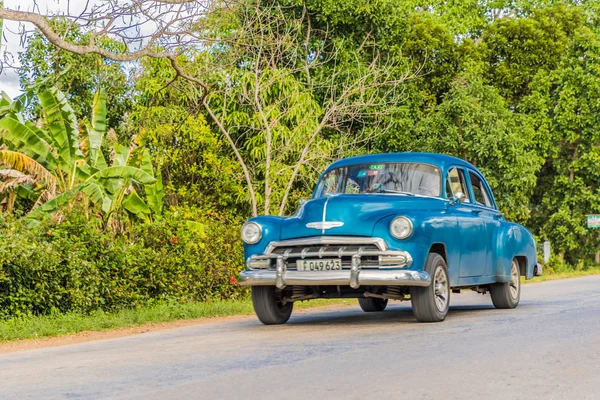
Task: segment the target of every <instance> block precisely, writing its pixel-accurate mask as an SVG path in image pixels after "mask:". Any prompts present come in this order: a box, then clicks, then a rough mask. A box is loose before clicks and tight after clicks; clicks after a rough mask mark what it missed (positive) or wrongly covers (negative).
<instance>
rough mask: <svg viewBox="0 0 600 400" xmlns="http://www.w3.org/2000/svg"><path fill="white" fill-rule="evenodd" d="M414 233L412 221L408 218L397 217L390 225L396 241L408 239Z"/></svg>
mask: <svg viewBox="0 0 600 400" xmlns="http://www.w3.org/2000/svg"><path fill="white" fill-rule="evenodd" d="M412 232H413V224H412V221H411V220H410V219H408V218H406V217H396V218H394V220H393V221H392V223H391V224H390V233H391V234H392V236H393V237H395V238H396V239H406V238H407V237H409V236H410V235H411V234H412Z"/></svg>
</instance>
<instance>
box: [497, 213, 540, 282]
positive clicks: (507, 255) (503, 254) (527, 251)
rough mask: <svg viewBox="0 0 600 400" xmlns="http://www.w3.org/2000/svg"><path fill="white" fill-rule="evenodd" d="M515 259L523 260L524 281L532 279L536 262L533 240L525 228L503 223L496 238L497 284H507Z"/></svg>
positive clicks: (522, 273)
mask: <svg viewBox="0 0 600 400" xmlns="http://www.w3.org/2000/svg"><path fill="white" fill-rule="evenodd" d="M515 257H520V258H524V259H525V260H526V261H525V271H521V275H525V278H526V279H531V278H533V270H534V267H535V264H536V262H537V252H536V248H535V239H534V237H533V235H532V234H531V232H529V230H527V229H526V228H525V227H523V226H521V225H519V224H515V223H511V222H504V223H502V225H501V226H500V229H499V230H498V235H497V238H496V259H495V262H494V273H495V275H496V280H497V281H498V282H509V281H510V271H511V267H512V260H513V259H514V258H515Z"/></svg>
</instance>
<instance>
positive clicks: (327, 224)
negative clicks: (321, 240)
mask: <svg viewBox="0 0 600 400" xmlns="http://www.w3.org/2000/svg"><path fill="white" fill-rule="evenodd" d="M343 225H344V223H343V222H339V221H321V222H309V223H308V224H306V227H307V228H314V229H321V230H326V229H331V228H337V227H340V226H343Z"/></svg>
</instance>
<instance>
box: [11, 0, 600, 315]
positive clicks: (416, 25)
mask: <svg viewBox="0 0 600 400" xmlns="http://www.w3.org/2000/svg"><path fill="white" fill-rule="evenodd" d="M269 4H275V5H280V6H282V8H281V9H282V10H284V17H285V18H290V19H293V18H297V17H298V16H299V15H308V16H309V20H310V24H306V26H303V27H302V29H305V30H307V29H309V25H310V29H311V30H313V31H320V32H326V33H327V34H326V35H323V36H322V41H321V42H318V43H317V45H318V46H321V47H322V48H323V49H331V48H335V49H336V52H337V53H336V54H337V56H336V58H335V59H332V60H330V62H324V63H323V64H322V65H320V66H319V67H318V69H317V70H316V71H314V72H313V76H312V78H313V79H314V80H315V82H324V81H326V80H327V78H328V77H329V74H330V73H331V71H332V68H333V67H335V68H342V69H344V70H345V71H347V73H348V76H350V75H351V74H352V73H353V72H354V69H355V68H356V65H357V63H365V65H367V64H368V63H369V62H370V61H371V60H372V59H373V58H374V57H382V58H385V59H387V60H390V62H393V64H394V65H397V66H402V67H408V68H410V70H411V72H412V73H413V76H412V78H411V79H409V80H407V81H406V82H405V83H404V84H403V91H404V92H403V93H404V96H403V100H402V101H401V102H399V103H398V104H394V105H392V107H391V108H390V109H391V110H392V112H391V114H390V115H389V116H388V117H386V118H387V120H386V123H387V125H388V126H389V128H388V129H387V130H386V131H385V132H380V133H379V134H377V135H370V134H371V133H372V132H371V127H370V126H369V124H355V125H353V124H349V125H348V126H344V127H343V128H344V129H346V130H347V131H348V132H350V135H351V136H354V137H357V138H362V137H367V138H370V139H369V140H365V141H361V142H360V146H354V147H352V148H345V147H341V146H340V147H339V148H338V147H336V143H337V140H338V139H339V137H338V136H337V132H335V131H333V130H327V129H325V130H323V132H322V133H321V134H320V135H319V137H318V140H317V141H316V143H317V144H316V145H315V146H316V147H315V148H316V154H317V155H318V157H316V158H318V162H319V164H316V165H317V166H318V167H321V164H322V165H326V164H327V163H329V162H332V161H335V159H339V158H342V157H346V156H350V155H355V154H364V153H376V152H400V151H429V152H439V153H446V154H451V155H455V156H458V157H461V158H463V159H466V160H468V161H470V162H472V163H473V164H475V165H476V166H477V167H478V168H480V169H481V170H482V171H483V173H484V174H485V176H486V177H487V179H488V180H489V182H490V184H491V186H492V189H493V191H494V195H495V197H496V200H497V202H498V204H499V206H500V209H501V211H502V212H503V213H504V214H505V215H506V217H507V219H509V220H514V221H517V222H520V223H522V224H524V225H525V226H527V227H528V228H529V229H530V230H532V231H533V232H534V234H535V235H536V237H537V238H538V240H539V242H540V243H541V241H543V240H549V241H550V242H551V243H552V246H553V252H554V255H553V258H552V260H553V263H554V264H555V265H557V268H560V269H561V270H565V269H569V268H575V267H576V266H577V265H579V266H581V265H582V264H586V263H592V262H594V260H595V259H596V260H598V259H599V258H598V256H599V249H600V237H599V235H598V233H597V232H596V231H593V230H588V229H586V228H585V214H592V213H600V172H599V171H600V168H599V166H600V121H599V119H600V19H599V18H598V10H600V4H599V2H598V1H596V0H593V1H590V0H587V1H551V0H516V1H515V0H491V1H477V0H470V1H438V0H409V1H402V2H399V1H395V0H347V1H338V0H277V1H274V2H270V3H269ZM225 22H226V24H225V26H223V21H211V20H207V21H204V23H205V24H206V26H202V27H201V28H202V29H209V30H210V29H212V30H213V33H214V35H215V36H218V35H223V34H224V32H225V33H227V32H230V31H228V29H230V26H236V25H235V22H233V21H232V20H231V19H226V21H225ZM211 23H214V24H215V25H210V24H211ZM53 24H54V26H55V27H56V29H57V30H59V31H61V30H62V31H64V32H68V37H67V38H68V40H71V41H73V42H76V43H86V41H87V40H89V34H88V33H86V32H84V31H82V30H80V29H79V28H77V27H72V26H68V25H67V24H66V23H64V22H63V21H60V20H57V21H53ZM229 24H230V25H229ZM366 38H368V39H369V41H370V43H371V46H370V47H367V48H364V49H363V48H362V47H361V45H362V44H363V42H364V41H365V40H366ZM304 45H305V44H304V43H303V42H301V41H299V42H298V46H299V47H300V46H304ZM103 46H106V47H108V48H112V49H115V51H117V50H118V49H119V46H120V44H118V43H112V42H110V41H107V42H105V43H103ZM357 49H361V51H357ZM236 57H239V58H238V59H237V64H236V63H235V62H231V60H232V59H233V60H235V59H236ZM222 59H226V60H227V61H228V62H229V63H228V64H227V65H226V64H223V63H222ZM20 60H21V62H22V64H23V66H24V68H23V70H22V71H21V83H22V85H23V87H24V88H30V87H36V85H39V84H40V83H43V84H44V85H52V86H55V87H57V88H58V89H60V90H62V91H64V92H65V93H67V96H68V99H69V101H70V103H71V104H72V107H73V108H74V110H75V113H76V115H77V117H78V119H80V120H83V119H84V117H85V116H88V115H90V113H91V112H90V111H91V108H92V103H93V97H94V93H96V92H97V91H98V90H99V89H101V90H103V91H104V92H105V93H106V97H107V104H108V124H109V127H111V128H114V129H115V130H116V131H117V132H118V133H119V135H118V138H115V139H114V141H120V143H121V145H127V144H128V143H130V142H132V140H137V141H139V142H141V143H144V146H145V147H146V148H147V149H148V151H149V154H150V156H151V158H152V163H153V165H154V169H155V170H156V174H159V175H160V176H161V177H162V178H163V179H162V181H163V182H164V188H165V189H164V190H165V196H164V205H165V209H164V210H165V211H164V213H163V214H162V215H160V214H158V215H156V216H154V217H153V218H152V219H151V220H148V221H146V222H142V221H141V220H139V219H136V218H134V217H133V216H130V217H127V216H126V215H124V216H122V218H123V220H122V221H121V222H120V224H116V225H115V226H112V227H107V226H105V225H102V224H99V223H97V220H96V219H95V218H94V217H93V215H90V213H88V212H87V211H86V209H84V208H78V207H75V208H73V209H72V210H71V211H65V212H64V214H63V215H62V218H60V222H57V219H56V218H55V219H51V220H48V221H45V222H43V223H42V224H41V225H40V226H38V227H37V228H35V229H28V228H26V226H25V225H23V224H24V222H22V221H20V220H16V217H18V216H19V210H17V211H16V214H15V215H14V216H13V215H8V216H7V215H5V216H4V217H3V220H2V221H3V222H2V224H1V226H0V240H2V243H3V246H1V247H0V315H3V316H10V315H22V314H47V313H52V312H55V311H59V312H66V311H80V312H90V311H92V310H95V309H98V308H100V309H115V308H121V307H134V306H136V305H139V304H143V303H146V302H152V301H157V300H159V299H176V300H180V301H188V300H193V301H198V300H206V299H212V298H232V297H237V296H242V295H243V291H241V290H240V289H239V288H238V287H237V286H235V284H234V283H232V282H231V279H232V278H234V277H235V276H236V272H237V270H238V269H239V268H241V267H242V264H243V259H242V258H243V256H242V250H241V241H240V240H239V237H238V236H239V235H238V230H239V228H240V225H241V222H242V221H243V220H245V219H246V218H247V217H248V216H249V215H250V212H251V210H250V201H249V195H248V188H247V185H246V184H245V183H244V180H243V174H242V169H241V167H240V165H239V163H238V162H237V160H236V158H235V157H234V154H233V152H232V149H231V147H230V146H229V144H228V143H227V141H226V140H225V139H224V138H223V136H222V135H221V133H220V132H219V129H218V127H217V126H216V125H215V123H214V121H213V119H211V117H210V116H209V115H208V114H207V112H206V110H205V109H204V108H203V107H202V100H203V97H202V92H201V91H200V90H199V88H198V87H195V86H194V85H193V84H191V83H190V82H186V81H183V80H174V78H175V73H174V71H173V70H172V69H171V67H170V65H169V62H167V61H165V60H160V59H150V60H142V61H141V62H140V63H138V64H135V65H127V66H124V65H122V64H116V63H114V62H110V61H108V60H104V59H102V58H101V57H99V56H95V55H94V56H85V57H79V56H75V55H72V54H68V53H65V52H62V51H59V50H57V49H56V48H54V47H53V46H52V45H50V44H49V43H48V42H47V41H46V40H45V39H44V38H43V37H42V36H41V35H33V36H32V37H30V39H29V42H28V47H27V49H26V51H25V52H23V53H22V54H21V55H20ZM182 63H183V65H184V66H185V68H186V70H187V71H191V72H194V73H197V74H200V75H201V76H202V77H203V78H205V79H206V81H208V82H210V83H211V84H212V85H214V86H215V87H220V86H219V85H221V86H222V85H224V84H226V83H227V82H229V81H230V80H232V79H233V80H235V79H237V82H238V83H239V82H245V81H244V79H246V78H245V76H246V75H247V74H248V73H249V70H248V68H246V67H245V64H244V57H243V55H242V56H240V55H239V54H237V55H236V54H233V53H231V54H230V53H229V52H228V49H227V48H217V49H209V50H206V51H205V52H202V51H199V53H198V54H196V56H195V57H189V58H187V59H185V60H183V61H182ZM334 63H335V65H334ZM277 67H279V66H275V68H274V70H273V74H274V75H276V73H277V71H278V70H277ZM400 69H401V68H400ZM398 73H399V74H400V72H398ZM305 79H306V76H304V75H302V74H300V73H299V74H297V76H295V75H293V76H289V75H288V76H286V78H285V80H281V81H277V80H276V79H275V80H274V82H276V83H275V84H273V85H272V86H271V88H270V89H269V91H268V92H266V93H264V94H261V95H263V96H264V98H265V101H266V102H268V104H270V105H271V106H272V108H271V109H270V112H273V115H277V116H278V115H279V114H277V113H278V112H280V109H277V107H278V105H279V106H281V105H282V104H285V105H286V107H288V106H289V107H290V108H293V109H294V110H296V114H295V115H293V117H294V118H296V119H294V118H288V119H282V122H281V124H280V125H278V126H277V129H279V130H278V131H277V132H276V133H277V134H278V135H280V136H278V137H280V138H282V139H281V140H282V141H283V140H286V139H285V138H286V137H287V136H286V135H289V132H290V131H292V130H294V129H295V121H297V119H298V118H300V117H306V116H307V115H308V117H311V118H313V117H314V118H313V119H314V121H317V117H318V114H319V113H321V112H322V107H323V105H324V103H325V97H326V93H325V92H324V91H322V90H321V89H320V87H319V86H318V85H315V86H314V89H311V90H310V91H309V92H307V91H306V86H302V85H303V83H302V82H303V81H304V80H305ZM299 88H301V89H299ZM243 89H244V87H243V85H238V86H235V85H233V86H232V89H231V95H230V97H229V98H228V100H227V102H225V101H224V100H223V99H222V98H219V97H218V96H216V97H215V98H214V99H213V100H212V101H214V103H215V104H217V105H218V106H220V107H222V108H223V109H225V108H227V110H228V112H229V114H228V118H229V119H228V120H227V121H225V122H226V123H228V124H230V125H231V126H234V127H235V126H237V127H238V129H234V128H232V129H231V134H232V136H233V138H234V140H235V141H236V143H237V144H238V146H239V148H240V151H241V153H242V154H243V155H244V156H245V157H247V158H248V159H249V160H250V162H251V163H254V164H255V165H253V168H255V170H256V171H257V173H256V180H257V181H258V182H259V183H260V182H261V179H264V175H261V174H262V170H261V160H262V156H263V154H264V151H265V148H264V142H263V141H262V140H261V138H262V136H261V135H260V132H257V131H256V130H254V131H253V130H252V129H250V130H248V129H246V130H244V129H242V128H240V127H243V126H251V127H254V126H257V125H253V124H254V119H255V118H256V115H254V114H253V112H252V110H251V109H248V107H247V105H246V104H245V103H243V102H242V100H241V94H240V93H242V92H243ZM28 107H29V108H28V112H29V115H30V116H31V118H32V120H35V119H36V118H38V117H39V116H40V106H39V105H38V104H36V103H35V101H33V102H31V103H30V104H29V106H28ZM311 121H312V120H311ZM311 123H313V122H311ZM311 127H312V125H310V124H308V125H307V128H306V129H307V133H306V135H308V133H309V131H310V129H311ZM303 129H304V128H303ZM300 144H302V143H300ZM112 145H114V143H108V144H107V145H106V146H104V147H103V148H102V151H103V153H104V154H105V155H106V156H108V155H109V154H108V153H110V146H112ZM289 148H290V149H292V150H290V153H289V154H283V155H278V157H279V158H277V159H276V164H277V165H276V166H277V168H279V170H280V171H283V172H282V173H281V174H280V176H278V177H274V178H273V181H274V182H275V183H274V185H273V188H274V191H275V192H274V193H272V197H273V199H275V202H277V201H278V200H279V199H280V198H281V197H282V196H283V189H282V188H283V182H285V179H286V177H287V176H289V171H290V170H291V166H293V162H294V157H296V154H297V153H298V152H299V151H298V149H299V147H298V145H297V144H294V145H290V146H289ZM339 149H343V150H339ZM288 156H289V157H288ZM296 158H297V157H296ZM317 169H318V168H312V169H311V168H308V167H303V169H302V170H301V176H300V177H299V178H298V179H297V181H296V182H295V183H294V185H293V187H292V190H291V193H290V201H289V203H288V206H287V208H286V210H285V211H286V212H287V213H291V212H293V210H294V209H295V208H296V206H297V202H298V201H299V200H300V199H302V198H307V197H309V196H310V191H311V186H312V185H313V184H314V182H315V179H316V177H317V176H318V173H319V171H318V170H317ZM286 171H287V172H286ZM286 174H288V175H286ZM277 179H280V180H281V183H279V182H278V181H277ZM278 185H279V186H278ZM257 187H258V188H259V190H258V193H257V195H258V198H259V200H260V201H263V200H262V198H263V197H264V192H261V191H260V185H257ZM21 212H23V210H21ZM175 237H176V238H177V243H174V242H173V238H175Z"/></svg>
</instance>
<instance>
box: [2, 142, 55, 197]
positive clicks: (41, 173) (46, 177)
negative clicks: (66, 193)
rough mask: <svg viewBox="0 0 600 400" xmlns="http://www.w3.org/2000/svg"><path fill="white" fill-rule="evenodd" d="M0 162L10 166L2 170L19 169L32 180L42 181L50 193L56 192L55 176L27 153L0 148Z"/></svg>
mask: <svg viewBox="0 0 600 400" xmlns="http://www.w3.org/2000/svg"><path fill="white" fill-rule="evenodd" d="M0 164H3V165H5V166H7V167H9V168H11V169H9V170H2V171H11V170H13V171H14V170H17V171H20V172H22V173H23V174H26V175H28V176H31V178H32V179H33V180H35V181H37V182H40V183H43V184H44V185H45V186H46V188H47V190H48V191H50V193H56V177H55V176H54V175H52V174H51V173H50V172H49V171H48V170H47V169H46V168H44V166H43V165H42V164H40V163H38V162H37V161H35V160H34V159H33V158H31V157H29V156H28V155H26V154H23V153H19V152H18V151H12V150H5V149H0Z"/></svg>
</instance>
